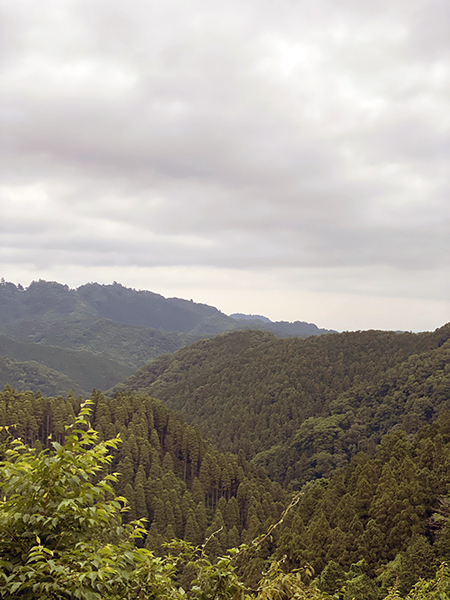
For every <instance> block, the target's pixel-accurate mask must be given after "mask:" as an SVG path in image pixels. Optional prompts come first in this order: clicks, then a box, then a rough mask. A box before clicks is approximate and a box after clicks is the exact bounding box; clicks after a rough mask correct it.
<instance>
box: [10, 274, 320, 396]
mask: <svg viewBox="0 0 450 600" xmlns="http://www.w3.org/2000/svg"><path fill="white" fill-rule="evenodd" d="M258 327H259V328H262V329H273V330H274V331H275V332H276V333H277V335H281V336H285V335H287V336H289V335H301V336H308V335H321V334H323V333H327V331H326V330H324V329H319V328H318V327H317V326H316V325H313V324H310V323H300V322H296V323H271V322H270V321H269V320H268V319H267V322H263V321H259V322H253V321H247V320H236V319H232V318H231V317H228V316H227V315H225V314H223V313H222V312H220V311H219V310H217V309H216V308H214V307H213V306H207V305H205V304H198V303H196V302H192V301H188V300H182V299H179V298H164V297H163V296H161V295H159V294H155V293H153V292H148V291H136V290H133V289H129V288H126V287H124V286H122V285H120V284H118V283H114V284H112V285H100V284H97V283H89V284H86V285H84V286H81V287H79V288H77V289H70V288H69V287H68V286H66V285H62V284H60V283H56V282H47V281H42V280H40V281H37V282H33V283H31V284H30V286H28V287H27V288H23V287H22V286H20V285H18V286H16V285H14V284H13V283H9V282H5V281H4V280H2V281H1V282H0V334H4V336H7V338H9V341H8V340H6V338H3V342H2V343H1V344H0V346H1V347H0V356H4V357H5V358H8V359H10V360H13V361H17V360H19V361H21V362H27V361H30V360H33V361H35V362H38V363H40V364H41V365H43V366H45V367H48V368H50V369H52V370H54V371H57V372H58V373H59V374H60V384H61V385H62V386H63V387H62V388H61V389H60V388H58V392H61V393H65V394H67V393H68V391H69V389H71V388H73V389H75V388H76V389H77V391H81V390H84V391H85V392H87V393H90V392H91V390H92V388H94V387H95V388H101V389H107V388H109V387H111V386H113V385H114V384H115V383H117V382H119V381H122V380H123V379H125V378H126V377H127V376H128V375H130V374H131V373H133V372H134V371H136V370H137V369H138V368H140V367H141V366H143V365H145V364H146V363H148V362H150V361H152V360H154V359H155V358H157V357H158V356H160V355H162V354H165V353H171V352H175V351H176V350H179V349H180V348H183V347H184V346H187V345H189V344H192V343H194V342H196V341H198V340H199V339H202V338H208V337H212V336H214V335H216V334H218V333H221V332H224V331H230V330H235V329H248V328H258ZM14 342H19V343H22V344H33V346H31V345H30V346H23V345H22V346H20V347H19V346H18V345H17V344H15V343H14ZM48 346H50V347H53V348H46V347H48ZM54 347H57V348H64V349H66V350H71V351H77V352H80V351H81V352H82V353H81V354H78V355H76V354H74V353H72V354H70V353H69V354H68V353H67V352H65V353H64V352H61V353H60V354H61V355H60V356H59V355H58V354H59V353H58V351H55V348H54ZM87 353H89V354H87ZM30 369H31V367H30V368H26V369H23V368H22V377H21V378H20V380H19V379H17V378H16V379H14V378H13V379H10V380H9V383H11V384H12V385H14V386H16V387H19V388H20V389H32V390H34V391H37V389H38V388H36V387H35V382H36V377H34V376H33V377H31V378H30V379H27V378H26V373H27V372H29V371H30ZM31 370H33V369H31ZM30 372H31V371H30ZM67 377H68V378H69V379H71V380H72V383H71V384H70V385H69V387H64V385H65V382H66V383H67V379H66V378H67ZM46 390H47V391H48V393H56V388H55V386H54V385H52V387H51V388H48V387H47V388H46Z"/></svg>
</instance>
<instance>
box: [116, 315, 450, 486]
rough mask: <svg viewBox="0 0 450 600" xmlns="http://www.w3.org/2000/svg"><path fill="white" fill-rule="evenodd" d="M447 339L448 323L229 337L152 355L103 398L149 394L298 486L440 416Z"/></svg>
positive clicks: (449, 375) (448, 375) (447, 378)
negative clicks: (423, 328) (427, 328)
mask: <svg viewBox="0 0 450 600" xmlns="http://www.w3.org/2000/svg"><path fill="white" fill-rule="evenodd" d="M449 337H450V326H449V325H447V326H446V327H443V328H441V329H440V330H437V331H436V332H434V333H425V334H410V333H402V334H398V333H394V332H380V331H366V332H355V333H344V334H333V335H328V336H320V337H311V338H307V339H298V338H288V339H279V338H276V337H275V336H274V335H273V334H270V333H265V332H257V331H248V332H245V331H241V332H233V333H228V334H224V335H221V336H217V337H216V338H214V339H211V340H202V341H200V342H197V343H196V344H194V345H192V346H190V347H188V348H183V349H182V350H179V351H178V352H176V353H174V354H173V355H170V356H163V357H160V358H159V359H157V360H156V361H154V362H153V363H151V364H149V365H146V366H145V367H143V368H142V369H140V370H139V371H138V372H137V373H136V374H135V375H133V376H132V377H130V378H129V379H128V380H126V381H125V382H123V384H119V385H118V386H116V388H114V389H113V390H112V392H114V391H117V390H126V389H129V390H139V391H145V392H147V393H150V394H151V395H152V396H155V397H157V398H159V399H160V400H162V401H164V402H165V403H166V404H167V405H168V406H169V407H171V408H173V409H175V410H178V411H180V412H181V413H182V414H183V415H184V416H185V418H186V419H187V420H188V422H190V423H198V424H199V425H200V427H201V429H202V431H203V432H204V434H205V435H207V436H208V437H209V438H210V439H211V440H213V442H214V443H215V444H217V446H218V447H219V448H221V449H222V450H227V451H233V452H238V451H239V450H243V451H244V453H245V455H246V456H247V458H249V459H254V460H256V461H257V462H258V464H261V465H264V466H265V467H266V469H267V470H268V472H269V473H270V475H271V477H273V478H276V479H278V480H279V481H281V482H284V483H285V484H287V483H289V482H292V483H295V484H298V485H300V484H301V483H302V482H304V481H306V480H307V479H309V478H310V477H319V476H321V475H326V474H328V473H330V472H331V471H332V470H333V469H335V468H336V467H338V466H339V465H340V464H345V462H346V461H348V460H349V459H350V458H351V456H352V455H353V454H354V453H355V452H356V451H358V450H361V449H365V450H367V451H373V450H374V449H375V446H376V444H377V443H378V442H379V440H380V439H381V436H382V435H383V434H384V433H386V432H387V431H388V430H389V429H390V428H392V427H394V426H395V425H396V424H398V423H402V424H403V425H404V426H405V427H407V428H408V430H409V431H411V432H413V431H416V430H417V428H418V427H420V426H421V425H422V424H424V423H426V422H428V421H429V420H431V419H432V418H434V416H436V415H437V414H439V413H440V412H442V411H443V410H444V408H445V407H446V406H447V404H446V402H447V400H448V398H449V392H450V372H449V367H448V362H449V359H450V356H449V354H450V342H449V341H448V339H449ZM405 409H407V411H408V414H407V415H404V414H403V412H404V411H405Z"/></svg>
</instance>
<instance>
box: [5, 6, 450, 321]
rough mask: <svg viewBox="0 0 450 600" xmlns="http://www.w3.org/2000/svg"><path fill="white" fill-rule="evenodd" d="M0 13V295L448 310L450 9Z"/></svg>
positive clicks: (17, 9) (42, 9) (34, 9)
mask: <svg viewBox="0 0 450 600" xmlns="http://www.w3.org/2000/svg"><path fill="white" fill-rule="evenodd" d="M4 4H5V9H6V10H5V12H4V20H3V26H2V27H3V32H1V33H2V39H3V40H4V41H3V49H2V54H3V56H4V60H3V63H2V73H1V78H0V87H1V96H2V98H3V101H2V107H1V109H0V118H1V121H2V123H1V127H2V132H3V136H2V137H3V143H2V156H1V157H0V158H1V164H2V166H1V172H2V185H1V187H0V193H1V199H0V202H1V205H0V207H1V208H0V211H1V214H0V216H1V219H0V240H1V249H0V252H1V254H0V256H1V260H2V265H3V266H4V269H5V272H6V274H7V275H8V276H9V278H10V279H12V280H16V279H17V277H16V276H15V274H16V275H17V276H18V275H19V274H21V275H22V276H23V274H24V273H29V276H30V277H31V278H33V277H36V276H41V273H42V274H52V273H54V276H55V278H56V276H57V275H59V274H60V273H63V272H64V271H65V272H67V273H68V272H70V269H72V271H73V270H74V269H75V268H82V269H86V270H87V271H88V272H89V273H90V274H91V275H93V279H99V280H100V279H102V277H103V276H104V275H105V273H106V272H107V271H106V270H108V269H111V268H112V267H115V269H116V271H117V275H116V276H115V277H114V279H117V280H122V281H124V283H126V282H127V277H129V276H130V273H131V270H132V269H135V268H137V269H140V272H141V273H143V272H145V270H146V269H147V270H148V273H150V272H152V273H156V272H158V271H155V269H156V270H158V269H161V268H166V269H168V270H167V272H166V273H171V272H175V271H174V269H175V270H176V269H177V268H178V267H182V268H184V269H186V270H187V271H186V272H191V273H192V274H194V272H195V270H197V271H198V270H199V269H200V270H201V269H209V271H210V272H213V271H214V270H217V269H221V270H228V271H229V272H231V271H232V272H233V273H235V276H236V277H237V278H238V279H239V277H243V278H244V279H248V277H249V273H250V274H251V273H260V274H261V273H264V275H263V277H264V281H266V282H267V281H269V280H270V281H272V285H273V286H275V285H277V286H278V288H277V289H278V290H289V289H291V290H292V285H293V283H292V282H293V281H295V282H296V283H295V286H296V287H295V290H296V291H297V292H305V293H322V294H328V295H330V294H331V295H332V294H341V293H345V294H350V295H355V294H356V295H360V296H361V298H362V299H361V302H364V300H363V298H364V297H365V298H366V299H367V298H372V297H380V298H381V297H383V298H385V297H396V298H405V299H408V301H411V300H414V299H417V301H420V302H423V301H426V300H429V301H430V302H438V303H441V305H442V306H444V309H443V312H444V313H445V310H446V309H445V304H442V303H445V302H448V297H449V296H448V292H449V291H450V290H449V287H450V286H449V275H448V273H449V268H450V264H449V263H450V202H449V187H450V184H449V176H448V173H449V155H450V145H449V131H450V111H449V98H450V90H449V87H450V83H449V82H450V42H449V39H448V27H447V25H448V23H449V22H450V5H449V3H448V2H446V1H444V0H431V1H430V0H427V1H426V2H425V0H415V1H414V2H411V1H406V0H405V1H402V0H393V1H392V0H391V1H390V2H387V1H384V0H381V1H380V2H377V3H376V4H374V3H369V2H368V1H365V0H362V1H361V0H358V1H356V0H346V1H345V2H343V3H337V2H333V1H323V0H318V1H316V2H314V3H310V2H309V3H307V2H305V1H299V0H275V1H273V2H266V1H265V0H264V1H261V0H239V1H237V0H228V1H227V2H224V1H223V0H221V1H219V0H208V1H206V0H192V1H191V2H189V3H187V2H185V1H181V0H164V1H162V0H151V1H150V2H148V1H147V0H146V1H144V0H130V2H127V3H123V2H119V1H118V0H76V1H75V0H58V1H56V0H42V1H41V2H39V3H38V4H36V3H35V2H31V0H21V1H18V0H6V1H5V3H4ZM105 269H106V270H105ZM75 270H76V269H75ZM79 272H81V271H79ZM109 272H110V271H108V273H109ZM159 272H160V273H161V271H159ZM96 273H97V276H96V275H95V274H96ZM193 276H194V277H195V275H193ZM133 277H134V276H133ZM219 278H220V277H219ZM68 283H72V284H74V285H76V284H79V283H82V281H76V280H74V281H68ZM133 283H134V284H135V283H136V282H135V281H134V280H133ZM138 285H139V282H138ZM145 285H146V282H145V277H144V279H143V280H142V286H141V287H145ZM265 285H267V287H270V285H269V284H267V283H266V284H265ZM238 288H240V286H238ZM155 291H159V290H156V289H155ZM243 293H244V292H243ZM324 297H325V296H324ZM198 299H199V300H201V298H198ZM204 301H207V300H206V299H205V300H204ZM369 304H370V302H369ZM430 306H431V305H430ZM446 306H447V309H448V307H449V305H448V304H447V305H446ZM236 310H240V308H239V307H236ZM253 312H257V311H256V310H255V311H253ZM350 313H351V311H350ZM297 318H299V319H307V316H305V315H302V314H298V316H297ZM441 318H442V313H440V314H439V316H438V317H437V319H441ZM448 319H450V309H449V312H448ZM348 323H349V325H348V327H349V328H351V327H352V322H351V314H349V321H348ZM439 324H440V322H439V321H437V322H436V324H435V326H438V325H439ZM326 325H327V326H330V327H333V326H334V325H333V323H326ZM367 326H371V325H370V323H368V325H367ZM422 326H423V325H422V324H421V323H419V322H418V321H417V317H416V315H415V314H414V316H413V317H412V321H411V327H410V328H415V327H418V328H420V327H422Z"/></svg>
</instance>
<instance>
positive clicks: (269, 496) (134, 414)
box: [0, 386, 287, 556]
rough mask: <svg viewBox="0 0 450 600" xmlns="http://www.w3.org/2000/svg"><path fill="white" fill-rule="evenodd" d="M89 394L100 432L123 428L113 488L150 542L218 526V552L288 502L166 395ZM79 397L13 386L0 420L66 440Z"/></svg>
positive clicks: (32, 438)
mask: <svg viewBox="0 0 450 600" xmlns="http://www.w3.org/2000/svg"><path fill="white" fill-rule="evenodd" d="M92 400H93V403H94V404H93V412H92V425H93V426H94V427H95V428H96V429H97V430H98V431H99V433H100V436H101V438H102V439H110V438H113V437H115V436H116V435H117V434H120V436H121V439H122V441H123V443H122V444H120V445H119V448H118V450H117V452H116V453H115V455H114V460H113V462H112V464H111V471H118V472H119V473H121V476H120V478H119V482H118V484H117V486H116V492H117V493H119V494H122V495H124V496H125V497H126V498H127V499H128V500H129V502H130V511H129V513H128V514H127V520H128V521H131V520H133V519H135V518H141V517H145V518H148V519H149V522H150V527H149V532H148V536H147V539H146V546H147V548H149V549H151V550H154V551H156V552H157V553H160V552H161V551H162V547H161V544H162V543H163V542H164V541H170V540H171V539H173V538H175V537H178V538H183V539H186V540H187V541H189V542H192V543H193V544H201V543H203V542H204V541H205V539H206V538H208V537H209V536H210V535H211V534H212V533H214V532H216V531H218V530H220V532H219V533H218V535H217V536H216V537H214V539H213V540H212V541H211V542H210V545H209V549H208V550H209V553H210V554H211V555H212V556H217V555H218V554H219V553H221V552H223V551H224V550H225V549H226V548H229V547H230V548H231V547H235V546H238V545H239V544H240V543H241V542H250V541H251V540H252V539H253V538H255V537H256V536H258V535H259V534H261V533H262V532H263V531H264V530H265V529H267V528H268V527H269V526H270V525H271V524H272V523H274V522H275V521H276V520H277V519H278V518H279V516H280V514H281V512H282V510H283V508H284V507H285V505H286V502H287V496H286V494H285V492H283V491H282V489H281V487H280V486H279V485H277V484H274V483H271V482H270V481H269V479H268V478H267V476H266V475H265V474H264V473H263V472H262V470H261V469H258V468H257V467H255V466H254V465H251V464H249V463H248V462H247V461H246V460H245V458H244V457H243V456H240V457H238V456H236V455H231V454H229V453H221V452H218V451H217V450H216V449H215V448H214V447H213V446H212V445H211V444H209V443H207V442H205V441H204V440H203V438H202V436H201V434H200V431H199V429H198V428H197V427H190V426H188V425H186V424H185V423H183V422H182V421H180V419H179V418H178V417H177V416H176V415H175V413H174V412H173V411H171V410H169V409H167V408H166V407H164V406H163V405H162V404H161V402H159V401H157V400H155V399H152V398H150V397H148V396H140V395H137V394H118V395H117V397H116V398H114V399H113V400H111V401H110V400H108V399H107V398H106V397H105V396H103V394H102V393H101V392H95V393H94V394H93V396H92ZM80 404H81V398H75V397H74V396H73V395H69V396H68V398H67V399H64V398H62V397H59V398H44V397H43V396H42V395H40V394H37V395H34V394H33V393H32V392H21V393H19V392H15V391H13V390H12V389H11V388H10V387H9V386H8V387H7V388H6V389H5V391H4V392H3V393H1V394H0V427H4V426H10V425H14V433H15V435H16V436H18V437H20V438H21V439H22V440H23V441H24V442H25V443H27V444H35V442H36V440H39V442H38V446H39V447H42V446H44V447H45V446H49V445H50V441H51V440H50V439H49V435H50V434H51V436H52V440H55V441H57V442H59V443H62V442H63V440H64V436H65V429H64V426H65V425H66V424H68V423H70V422H71V421H72V420H73V419H74V416H75V414H76V413H77V412H78V410H79V408H80Z"/></svg>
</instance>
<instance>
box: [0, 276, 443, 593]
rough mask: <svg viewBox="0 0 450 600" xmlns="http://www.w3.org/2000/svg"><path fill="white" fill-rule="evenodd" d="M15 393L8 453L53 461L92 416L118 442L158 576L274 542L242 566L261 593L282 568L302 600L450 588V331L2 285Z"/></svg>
mask: <svg viewBox="0 0 450 600" xmlns="http://www.w3.org/2000/svg"><path fill="white" fill-rule="evenodd" d="M0 385H1V387H2V389H3V390H4V391H3V392H2V393H0V427H2V429H1V430H0V433H2V435H3V437H2V440H3V444H6V443H7V439H8V437H7V435H6V433H5V432H10V431H14V435H15V436H18V437H20V438H21V439H22V440H23V441H24V443H25V444H28V445H31V446H34V447H36V448H37V450H43V449H45V448H48V447H51V444H52V442H51V440H53V441H54V442H56V443H57V444H60V445H63V444H64V441H65V436H66V433H65V431H66V430H65V427H66V426H67V425H68V424H69V423H71V422H73V420H74V418H75V415H76V414H78V413H79V411H80V408H81V406H82V404H83V398H90V399H91V401H92V405H91V411H92V412H91V415H90V421H91V423H92V426H93V428H94V429H95V430H96V431H97V432H98V434H99V439H100V440H108V439H111V438H114V437H115V436H117V435H120V437H121V439H122V443H121V444H119V445H118V446H117V448H113V449H112V450H111V452H112V459H111V460H112V462H111V464H110V467H109V470H110V472H118V473H120V477H119V479H118V481H117V482H116V483H115V484H114V490H115V492H116V493H117V494H119V495H121V496H124V497H125V498H126V499H127V501H128V503H129V511H128V512H126V513H124V520H125V522H128V523H130V522H132V521H133V520H134V519H136V518H145V519H147V521H146V523H147V525H146V531H145V535H144V537H143V538H142V540H141V541H140V542H138V546H139V544H140V545H141V546H143V547H145V548H147V549H148V550H151V551H152V552H154V553H155V554H156V555H157V556H161V557H162V558H163V557H165V556H167V548H166V546H165V544H166V543H167V542H170V540H172V539H177V538H178V539H183V540H185V541H187V542H189V543H191V544H193V545H195V546H197V545H202V544H204V543H205V542H207V543H206V546H205V552H206V553H207V556H208V559H209V560H210V561H212V564H217V559H218V558H219V557H221V556H223V554H224V553H225V552H226V551H227V549H229V548H237V547H239V546H240V545H241V544H249V545H250V546H251V544H252V541H253V540H255V539H258V536H263V537H262V538H261V543H259V544H258V546H257V548H256V547H255V549H254V550H252V551H251V552H249V554H248V555H247V557H246V559H245V560H243V561H240V562H239V560H238V561H237V564H236V569H237V572H238V573H239V577H241V579H242V580H243V581H245V584H246V585H247V586H248V589H257V586H258V582H259V581H260V580H261V577H263V574H264V573H265V572H266V570H267V568H268V565H269V564H270V563H271V562H272V563H273V561H278V562H277V564H280V565H282V567H280V568H282V571H283V572H285V573H294V572H296V570H298V569H299V570H300V571H298V572H299V573H303V575H302V577H303V579H302V581H303V583H302V585H304V586H306V587H305V588H304V590H305V592H304V593H305V594H306V595H304V596H300V595H298V596H295V597H299V598H305V599H306V598H317V599H319V598H321V599H322V598H323V599H325V598H342V599H343V600H351V599H355V600H366V599H368V600H372V599H373V600H377V599H382V598H386V597H390V598H394V597H395V598H406V597H408V598H422V597H424V598H425V597H430V598H431V597H436V598H437V597H439V596H431V595H430V594H431V592H430V593H429V594H428V596H427V595H423V596H420V595H418V594H419V592H420V593H422V592H421V591H420V589H422V591H423V590H425V587H423V586H425V585H429V587H428V588H427V589H428V590H432V589H438V588H437V587H436V586H438V584H439V585H441V584H442V586H444V584H445V585H447V584H446V583H445V582H446V581H447V579H446V577H448V573H447V572H446V571H445V570H443V569H444V567H440V565H442V564H443V563H446V562H447V561H449V560H450V324H447V325H444V326H443V327H441V328H439V329H437V330H436V331H434V332H424V333H418V334H414V333H407V332H404V333H399V332H389V331H359V332H345V333H336V332H332V331H328V330H324V329H320V328H319V327H317V326H316V325H313V324H308V323H301V322H296V323H291V324H289V323H272V322H271V321H268V320H267V319H264V318H260V317H252V316H246V315H234V316H231V317H230V316H227V315H225V314H223V313H221V312H220V311H218V310H217V309H215V308H214V307H210V306H207V305H203V304H196V303H193V302H190V301H187V300H180V299H175V298H172V299H166V298H163V297H162V296H159V295H158V294H153V293H151V292H140V291H135V290H130V289H128V288H125V287H123V286H121V285H120V284H116V283H115V284H113V285H110V286H103V285H99V284H87V285H85V286H81V287H80V288H78V289H76V290H71V289H69V288H68V287H67V286H63V285H61V284H58V283H55V282H44V281H39V282H34V283H33V284H31V285H30V286H29V287H28V288H26V289H24V288H21V287H20V286H16V285H14V284H12V283H6V282H2V284H1V285H0ZM6 428H8V429H6ZM49 436H51V440H50V439H49ZM2 448H3V447H2ZM2 452H4V450H2ZM293 497H295V498H296V499H297V500H296V504H295V506H294V507H293V508H291V509H290V510H289V511H288V513H287V514H285V513H284V512H283V511H284V510H285V508H286V507H287V506H288V505H289V503H290V502H291V500H292V498H293ZM280 519H281V521H280ZM277 523H279V524H278V525H277V526H276V527H275V528H273V527H274V525H275V524H277ZM272 528H273V530H272ZM267 531H271V535H270V536H265V535H264V534H265V532H267ZM439 569H441V570H440V571H439ZM436 572H439V573H440V575H439V577H440V579H439V580H438V579H436ZM177 577H178V580H177V581H178V583H179V585H182V586H185V587H186V589H189V585H190V579H189V578H190V577H191V579H192V574H191V575H190V571H189V569H184V570H181V572H180V573H178V575H177ZM299 577H300V576H299ZM300 579H301V578H300ZM299 581H300V580H299ZM421 581H422V583H421ZM425 582H428V583H427V584H426V583H425ZM433 582H434V583H433ZM439 582H441V583H439ZM442 582H443V583H442ZM299 585H300V584H299ZM420 585H422V588H420ZM433 585H434V586H435V587H434V588H432V586H433ZM442 586H441V588H439V589H440V590H441V591H442V590H444V591H442V593H447V591H445V590H447V588H445V589H444V587H442ZM0 589H1V588H0ZM302 589H303V588H302ZM449 589H450V588H449ZM312 590H315V591H314V594H316V595H315V596H314V595H313V591H312ZM414 590H416V591H414ZM296 593H297V592H296ZM298 593H299V594H300V592H299V591H298ZM302 593H303V592H302ZM414 593H416V596H414ZM427 593H428V592H427ZM433 593H434V592H433ZM439 593H440V592H439ZM307 594H310V595H307ZM389 594H390V595H389ZM393 594H397V595H393ZM408 594H409V596H408ZM215 597H219V596H215ZM224 597H225V596H224ZM229 597H232V596H229ZM255 597H256V596H255ZM258 597H259V596H258ZM274 597H275V596H274ZM279 597H280V598H282V597H283V596H279ZM284 597H286V598H287V597H294V595H291V596H284ZM442 597H447V596H442ZM267 598H269V596H267Z"/></svg>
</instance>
